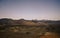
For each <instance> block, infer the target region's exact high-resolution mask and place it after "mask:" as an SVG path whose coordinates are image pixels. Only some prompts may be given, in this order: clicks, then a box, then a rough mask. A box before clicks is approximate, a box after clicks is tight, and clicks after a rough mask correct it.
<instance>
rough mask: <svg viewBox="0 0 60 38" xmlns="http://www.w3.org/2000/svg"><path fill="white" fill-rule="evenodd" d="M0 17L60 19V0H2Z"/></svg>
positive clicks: (0, 2)
mask: <svg viewBox="0 0 60 38" xmlns="http://www.w3.org/2000/svg"><path fill="white" fill-rule="evenodd" d="M0 18H14V19H20V18H24V19H39V20H41V19H49V20H60V1H59V0H0Z"/></svg>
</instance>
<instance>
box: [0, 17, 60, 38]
mask: <svg viewBox="0 0 60 38" xmlns="http://www.w3.org/2000/svg"><path fill="white" fill-rule="evenodd" d="M55 36H56V37H55ZM48 37H50V38H60V21H59V20H58V21H52V20H24V19H20V20H13V19H8V18H3V19H0V38H48Z"/></svg>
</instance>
